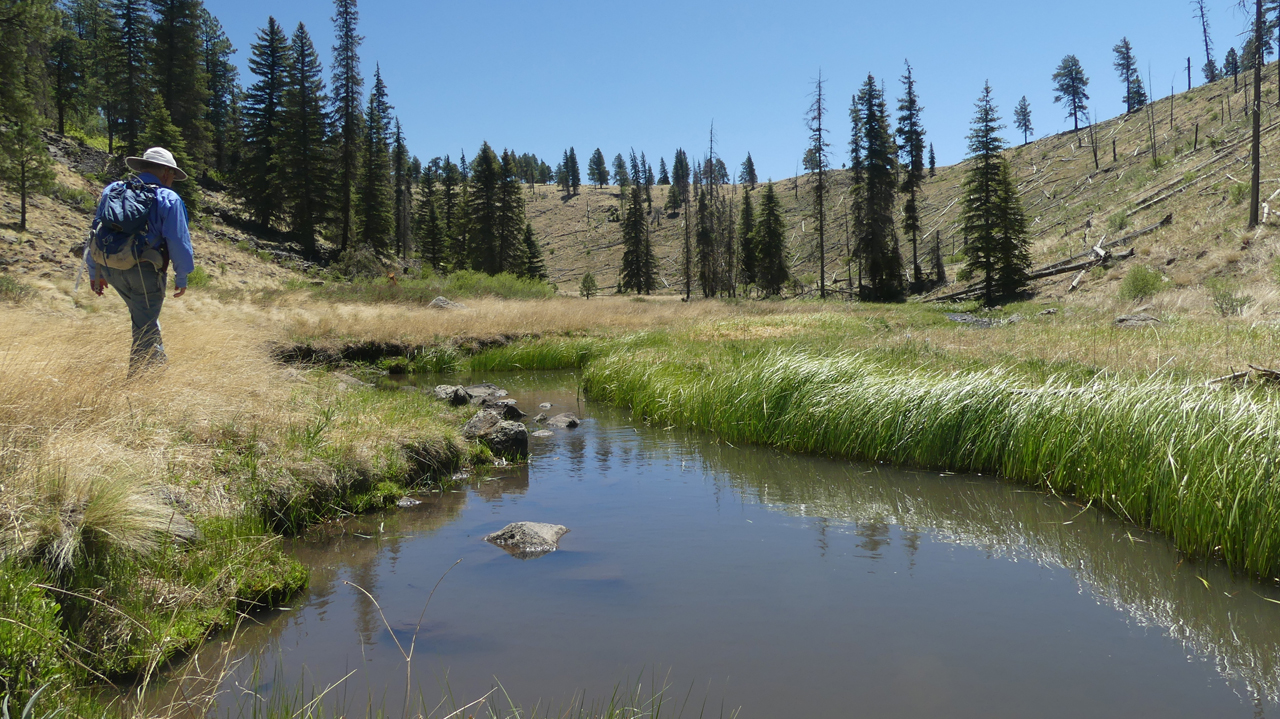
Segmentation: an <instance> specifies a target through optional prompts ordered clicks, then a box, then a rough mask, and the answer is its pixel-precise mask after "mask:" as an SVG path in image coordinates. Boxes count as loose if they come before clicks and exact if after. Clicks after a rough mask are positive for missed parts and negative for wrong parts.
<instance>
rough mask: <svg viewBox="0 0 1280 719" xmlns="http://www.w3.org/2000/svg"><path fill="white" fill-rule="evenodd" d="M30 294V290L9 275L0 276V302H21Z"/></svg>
mask: <svg viewBox="0 0 1280 719" xmlns="http://www.w3.org/2000/svg"><path fill="white" fill-rule="evenodd" d="M30 294H31V288H30V287H27V286H26V285H24V284H22V283H21V282H19V281H18V280H17V279H15V278H14V277H13V276H11V275H0V301H5V302H21V301H23V300H24V299H26V298H27V296H28V295H30Z"/></svg>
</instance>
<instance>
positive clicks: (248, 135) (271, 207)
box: [238, 17, 292, 227]
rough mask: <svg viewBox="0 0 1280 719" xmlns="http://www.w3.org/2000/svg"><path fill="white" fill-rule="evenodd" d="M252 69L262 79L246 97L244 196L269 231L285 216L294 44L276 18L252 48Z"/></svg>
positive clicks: (255, 218) (241, 192)
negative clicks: (284, 149)
mask: <svg viewBox="0 0 1280 719" xmlns="http://www.w3.org/2000/svg"><path fill="white" fill-rule="evenodd" d="M250 53H251V54H250V56H249V70H250V71H251V72H252V73H253V74H254V75H255V76H257V77H258V80H257V82H255V83H253V84H252V85H250V86H249V89H248V91H247V92H246V93H245V98H244V109H243V112H244V118H245V134H244V145H245V154H244V161H243V163H242V164H241V167H240V177H241V180H240V183H239V193H238V194H239V195H240V197H241V199H242V200H243V201H244V203H245V205H246V207H247V208H248V210H249V214H250V216H251V217H252V218H253V221H254V222H256V223H258V224H259V225H262V226H263V227H270V226H271V224H272V223H273V222H274V221H275V220H277V219H279V218H280V217H281V216H282V215H283V213H284V192H283V188H284V185H285V178H284V173H283V172H282V170H283V165H282V163H281V161H280V145H281V137H282V135H283V134H284V124H283V122H282V120H283V117H282V115H283V107H284V95H285V88H286V87H287V86H288V84H289V78H288V73H289V65H290V63H291V62H292V60H291V57H290V49H289V41H288V39H287V38H286V37H285V34H284V30H283V29H282V28H281V27H280V25H279V24H278V23H277V22H276V19H275V18H274V17H269V18H267V27H266V28H264V29H262V30H259V31H258V36H257V42H255V43H254V44H253V45H251V46H250Z"/></svg>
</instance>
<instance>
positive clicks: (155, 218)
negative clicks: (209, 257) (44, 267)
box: [84, 172, 196, 287]
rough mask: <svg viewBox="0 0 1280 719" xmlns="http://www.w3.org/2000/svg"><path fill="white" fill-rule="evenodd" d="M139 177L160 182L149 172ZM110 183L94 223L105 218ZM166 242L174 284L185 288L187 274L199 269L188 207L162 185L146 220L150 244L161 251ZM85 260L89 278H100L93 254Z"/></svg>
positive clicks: (148, 243) (153, 182)
mask: <svg viewBox="0 0 1280 719" xmlns="http://www.w3.org/2000/svg"><path fill="white" fill-rule="evenodd" d="M138 179H140V180H142V181H143V182H145V183H147V184H148V185H160V178H158V177H156V176H155V175H153V174H151V173H150V172H143V173H140V174H139V175H138ZM118 184H120V183H119V182H114V183H112V184H111V185H108V186H107V188H106V189H105V190H103V192H102V197H101V198H99V200H98V211H97V212H96V213H94V224H95V225H96V224H97V222H98V221H99V220H101V219H102V205H103V203H104V202H105V200H106V198H107V192H108V191H109V190H110V189H111V188H112V187H114V186H115V185H118ZM162 245H164V246H166V247H167V248H168V250H169V264H171V265H173V286H174V287H186V286H187V275H189V274H191V272H192V271H193V270H195V268H196V261H195V253H194V252H193V251H192V249H191V233H190V231H188V229H187V206H186V204H185V203H183V201H182V198H181V197H179V196H178V193H176V192H174V191H173V190H171V189H169V188H167V187H165V186H163V185H160V187H159V188H157V189H156V203H155V204H154V205H152V206H151V216H150V217H149V218H148V220H147V247H149V248H151V249H153V250H159V249H160V248H161V246H162ZM84 260H85V263H86V265H87V266H88V267H89V279H91V280H97V279H101V278H100V277H99V276H98V268H97V266H96V265H95V264H94V262H93V255H91V254H90V253H89V252H85V253H84Z"/></svg>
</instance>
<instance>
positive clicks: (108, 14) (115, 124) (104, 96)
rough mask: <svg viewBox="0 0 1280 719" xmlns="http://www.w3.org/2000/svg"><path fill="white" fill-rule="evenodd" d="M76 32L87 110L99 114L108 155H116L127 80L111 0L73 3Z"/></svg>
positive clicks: (76, 0)
mask: <svg viewBox="0 0 1280 719" xmlns="http://www.w3.org/2000/svg"><path fill="white" fill-rule="evenodd" d="M72 6H73V8H74V9H73V10H72V16H73V17H74V18H75V20H74V21H75V25H76V32H77V34H79V36H80V38H81V40H82V41H83V42H84V46H85V47H84V65H85V76H84V81H85V95H86V101H85V109H86V110H87V112H88V114H89V115H90V118H87V119H91V118H92V115H93V114H94V113H95V112H96V113H100V114H101V116H102V120H103V129H104V130H105V131H106V134H107V152H108V153H109V154H115V151H116V137H117V134H118V133H119V131H120V126H119V124H120V112H121V111H120V103H121V100H122V97H121V95H120V92H121V86H122V85H123V84H124V80H126V79H127V78H126V73H125V71H124V64H123V57H124V47H123V43H122V42H121V37H120V24H119V22H118V21H117V19H116V16H115V12H114V10H113V5H112V3H111V2H110V0H72Z"/></svg>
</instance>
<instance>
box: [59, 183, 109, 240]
mask: <svg viewBox="0 0 1280 719" xmlns="http://www.w3.org/2000/svg"><path fill="white" fill-rule="evenodd" d="M49 196H50V197H52V198H53V199H55V200H58V201H59V202H62V203H63V204H66V205H70V206H72V207H75V208H78V209H81V210H84V211H85V212H93V211H94V210H95V209H97V207H98V198H97V196H95V195H94V194H93V193H91V192H85V191H84V190H81V189H80V188H78V187H71V186H70V185H64V184H62V183H61V182H55V183H54V184H53V185H52V186H51V187H50V188H49ZM85 229H86V230H87V229H88V226H87V223H86V227H85Z"/></svg>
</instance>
